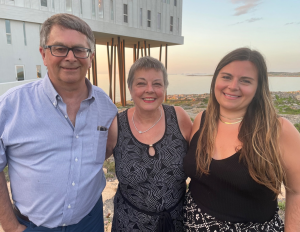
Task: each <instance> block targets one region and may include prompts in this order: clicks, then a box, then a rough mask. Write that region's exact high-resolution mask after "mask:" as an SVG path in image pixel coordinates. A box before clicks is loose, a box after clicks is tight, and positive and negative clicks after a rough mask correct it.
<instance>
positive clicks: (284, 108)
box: [276, 106, 300, 114]
mask: <svg viewBox="0 0 300 232" xmlns="http://www.w3.org/2000/svg"><path fill="white" fill-rule="evenodd" d="M276 108H277V109H278V110H279V113H280V114H300V109H299V110H297V109H292V108H291V107H289V106H279V107H276Z"/></svg>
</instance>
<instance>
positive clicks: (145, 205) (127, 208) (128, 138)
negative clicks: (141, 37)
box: [107, 57, 192, 232]
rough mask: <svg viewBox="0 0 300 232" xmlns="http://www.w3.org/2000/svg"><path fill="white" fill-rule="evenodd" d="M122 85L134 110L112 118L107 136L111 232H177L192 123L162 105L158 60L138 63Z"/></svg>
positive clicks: (178, 110)
mask: <svg viewBox="0 0 300 232" xmlns="http://www.w3.org/2000/svg"><path fill="white" fill-rule="evenodd" d="M127 83H128V88H129V91H130V94H131V97H132V99H133V102H134V107H132V108H130V109H128V110H126V111H124V112H121V113H119V114H118V116H117V118H115V120H114V121H113V123H112V126H111V127H110V129H109V134H108V144H107V154H108V155H111V154H112V153H113V154H114V158H115V163H116V174H117V178H118V180H119V186H118V190H117V193H116V195H115V198H114V218H113V223H112V231H122V232H125V231H128V232H132V231H143V232H147V231H149V232H153V231H156V232H160V231H161V232H173V231H174V232H175V231H182V230H183V200H184V196H185V192H186V184H185V180H186V175H185V174H184V171H183V158H184V156H185V155H186V153H187V148H188V141H189V135H190V132H191V129H192V122H191V120H190V118H189V116H188V115H187V113H186V112H185V111H184V110H183V109H182V108H180V107H173V106H167V105H162V102H163V101H164V96H165V92H166V89H167V86H168V79H167V72H166V69H165V68H164V66H163V65H162V63H161V62H159V61H158V60H156V59H154V58H152V57H143V58H140V59H138V60H137V61H136V62H135V63H134V64H133V65H132V67H131V69H130V71H129V75H128V80H127Z"/></svg>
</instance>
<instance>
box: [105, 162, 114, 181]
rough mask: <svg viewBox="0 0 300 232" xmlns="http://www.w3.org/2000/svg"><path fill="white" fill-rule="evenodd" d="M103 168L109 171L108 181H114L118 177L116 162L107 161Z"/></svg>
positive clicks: (107, 174)
mask: <svg viewBox="0 0 300 232" xmlns="http://www.w3.org/2000/svg"><path fill="white" fill-rule="evenodd" d="M103 167H104V168H106V169H107V173H106V174H105V178H106V179H112V178H115V177H116V169H115V161H114V160H113V159H107V160H105V161H104V164H103Z"/></svg>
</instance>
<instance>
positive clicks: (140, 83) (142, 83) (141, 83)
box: [137, 82, 146, 85]
mask: <svg viewBox="0 0 300 232" xmlns="http://www.w3.org/2000/svg"><path fill="white" fill-rule="evenodd" d="M145 84H146V83H144V82H138V83H137V85H145Z"/></svg>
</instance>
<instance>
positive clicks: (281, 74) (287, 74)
mask: <svg viewBox="0 0 300 232" xmlns="http://www.w3.org/2000/svg"><path fill="white" fill-rule="evenodd" d="M185 76H197V77H201V76H213V74H197V73H195V74H193V73H191V74H185ZM268 76H269V77H300V72H268Z"/></svg>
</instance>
